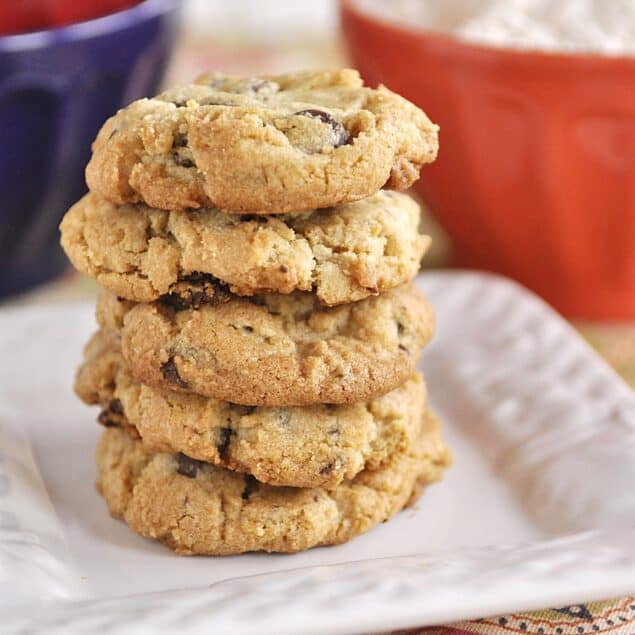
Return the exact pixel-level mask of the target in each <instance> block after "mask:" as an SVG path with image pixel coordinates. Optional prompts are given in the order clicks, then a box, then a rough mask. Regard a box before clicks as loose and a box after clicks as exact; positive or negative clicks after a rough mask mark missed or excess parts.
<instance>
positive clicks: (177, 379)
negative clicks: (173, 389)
mask: <svg viewBox="0 0 635 635" xmlns="http://www.w3.org/2000/svg"><path fill="white" fill-rule="evenodd" d="M161 372H162V373H163V377H164V379H165V380H166V381H167V382H169V383H170V384H174V385H175V386H178V387H179V388H189V387H190V385H189V384H188V383H187V382H186V381H185V380H184V379H182V378H181V376H180V375H179V371H178V369H177V367H176V364H175V363H174V356H172V357H170V359H168V361H167V362H165V364H162V365H161Z"/></svg>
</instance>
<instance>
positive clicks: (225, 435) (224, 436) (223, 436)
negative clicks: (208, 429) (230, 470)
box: [216, 428, 232, 458]
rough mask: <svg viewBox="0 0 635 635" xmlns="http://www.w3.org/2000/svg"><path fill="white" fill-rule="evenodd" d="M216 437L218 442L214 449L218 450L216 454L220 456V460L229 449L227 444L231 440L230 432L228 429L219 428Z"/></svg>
mask: <svg viewBox="0 0 635 635" xmlns="http://www.w3.org/2000/svg"><path fill="white" fill-rule="evenodd" d="M218 436H219V440H218V443H217V444H216V449H217V450H218V454H219V455H220V456H221V458H224V456H225V452H227V449H228V448H229V443H230V441H231V438H232V431H231V429H230V428H221V429H220V430H219V431H218Z"/></svg>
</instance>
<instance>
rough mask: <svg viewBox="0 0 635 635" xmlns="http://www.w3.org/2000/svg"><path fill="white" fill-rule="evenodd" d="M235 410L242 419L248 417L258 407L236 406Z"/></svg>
mask: <svg viewBox="0 0 635 635" xmlns="http://www.w3.org/2000/svg"><path fill="white" fill-rule="evenodd" d="M234 408H235V409H236V411H237V412H238V414H239V415H240V416H241V417H247V416H249V415H250V414H252V413H253V412H254V411H255V410H256V406H239V405H238V404H234Z"/></svg>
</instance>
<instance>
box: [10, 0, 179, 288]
mask: <svg viewBox="0 0 635 635" xmlns="http://www.w3.org/2000/svg"><path fill="white" fill-rule="evenodd" d="M178 6H179V0H145V2H142V3H141V4H139V5H137V6H135V7H133V8H131V9H127V10H124V11H119V12H118V13H113V14H111V15H108V16H105V17H103V18H98V19H95V20H89V21H86V22H80V23H77V24H73V25H70V26H66V27H62V28H56V29H51V30H47V31H37V32H33V33H26V34H23V35H9V36H4V37H0V147H1V148H2V152H1V153H0V193H1V194H0V196H1V197H2V207H1V208H0V220H1V222H0V297H2V296H7V295H9V294H12V293H17V292H19V291H24V290H26V289H28V288H30V287H33V286H35V285H37V284H40V283H42V282H45V281H46V280H50V279H52V278H54V277H55V276H57V275H59V274H60V273H61V272H62V271H63V270H64V268H65V267H66V265H67V260H66V259H65V257H64V255H63V253H62V251H61V249H60V247H59V234H58V229H57V227H58V224H59V222H60V220H61V218H62V216H63V214H64V212H65V211H66V210H67V208H68V207H69V206H70V205H71V204H72V203H73V202H75V201H76V200H77V199H78V198H80V197H81V196H82V195H83V194H84V192H85V191H86V185H85V182H84V168H85V166H86V163H87V162H88V159H89V157H90V144H91V142H92V141H93V139H94V138H95V135H96V134H97V131H98V129H99V127H100V126H101V124H102V123H103V122H104V120H105V119H106V118H107V117H109V116H110V115H112V114H113V113H114V112H115V111H116V110H117V109H118V108H120V107H121V106H123V105H124V104H127V103H128V102H130V101H132V100H134V99H137V98H139V97H143V96H145V95H150V94H153V93H155V92H156V90H157V89H158V86H159V83H160V81H161V79H162V77H163V74H164V71H165V67H166V65H167V62H168V59H169V56H170V53H171V51H172V47H173V44H174V40H175V36H176V30H177V18H178V15H177V13H178Z"/></svg>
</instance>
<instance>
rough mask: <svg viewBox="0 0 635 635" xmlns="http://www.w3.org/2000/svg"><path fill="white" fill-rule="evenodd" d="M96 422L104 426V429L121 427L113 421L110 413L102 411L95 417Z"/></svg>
mask: <svg viewBox="0 0 635 635" xmlns="http://www.w3.org/2000/svg"><path fill="white" fill-rule="evenodd" d="M97 422H98V423H99V424H101V425H102V426H104V428H120V427H121V425H120V424H119V422H118V421H115V420H114V419H112V418H111V417H110V411H108V410H102V411H101V412H100V413H99V416H98V417H97Z"/></svg>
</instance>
